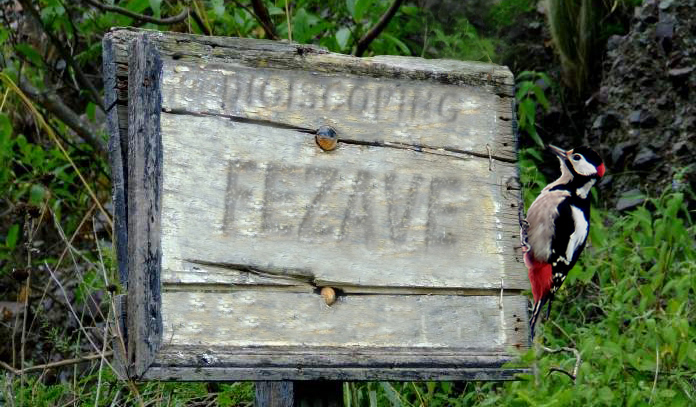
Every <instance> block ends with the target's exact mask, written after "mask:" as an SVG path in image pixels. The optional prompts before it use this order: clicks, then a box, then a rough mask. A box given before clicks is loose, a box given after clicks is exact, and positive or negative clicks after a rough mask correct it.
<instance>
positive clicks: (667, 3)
mask: <svg viewBox="0 0 696 407" xmlns="http://www.w3.org/2000/svg"><path fill="white" fill-rule="evenodd" d="M672 2H673V0H662V1H661V2H660V5H659V7H660V10H667V9H668V8H670V7H672Z"/></svg>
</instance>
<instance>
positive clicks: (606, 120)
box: [592, 112, 621, 130]
mask: <svg viewBox="0 0 696 407" xmlns="http://www.w3.org/2000/svg"><path fill="white" fill-rule="evenodd" d="M620 125H621V122H620V120H619V115H618V114H616V112H608V113H604V114H600V115H599V116H597V118H595V120H594V122H593V123H592V129H593V130H613V129H615V128H617V127H619V126H620Z"/></svg>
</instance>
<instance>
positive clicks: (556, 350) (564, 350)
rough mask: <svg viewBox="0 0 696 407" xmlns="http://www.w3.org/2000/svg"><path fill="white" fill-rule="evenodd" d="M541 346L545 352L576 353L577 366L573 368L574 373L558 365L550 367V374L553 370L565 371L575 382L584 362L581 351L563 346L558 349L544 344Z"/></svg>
mask: <svg viewBox="0 0 696 407" xmlns="http://www.w3.org/2000/svg"><path fill="white" fill-rule="evenodd" d="M540 346H541V349H542V350H543V351H544V352H548V353H560V352H572V353H573V354H574V355H575V367H574V368H573V373H572V374H571V373H569V372H567V371H565V370H563V369H560V368H557V367H553V368H551V369H549V374H551V373H552V372H560V373H564V374H566V375H568V377H570V378H571V379H573V382H575V381H576V379H577V377H578V371H579V370H580V364H582V356H580V352H579V351H578V350H577V349H575V348H568V347H562V348H558V349H551V348H547V347H546V346H544V345H540Z"/></svg>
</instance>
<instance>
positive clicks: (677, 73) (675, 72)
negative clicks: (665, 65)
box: [667, 66, 694, 78]
mask: <svg viewBox="0 0 696 407" xmlns="http://www.w3.org/2000/svg"><path fill="white" fill-rule="evenodd" d="M693 71H694V67H693V66H690V67H687V68H675V69H670V70H669V71H667V75H669V76H670V77H671V78H682V77H686V76H689V74H690V73H691V72H693Z"/></svg>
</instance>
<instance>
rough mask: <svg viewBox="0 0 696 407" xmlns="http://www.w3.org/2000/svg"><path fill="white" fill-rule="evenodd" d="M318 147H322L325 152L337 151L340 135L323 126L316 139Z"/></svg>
mask: <svg viewBox="0 0 696 407" xmlns="http://www.w3.org/2000/svg"><path fill="white" fill-rule="evenodd" d="M314 139H315V140H316V142H317V145H318V146H319V147H321V149H322V150H324V151H331V150H335V149H336V145H337V144H338V134H336V130H334V129H333V128H331V127H329V126H321V127H319V130H317V135H316V136H315V137H314Z"/></svg>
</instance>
